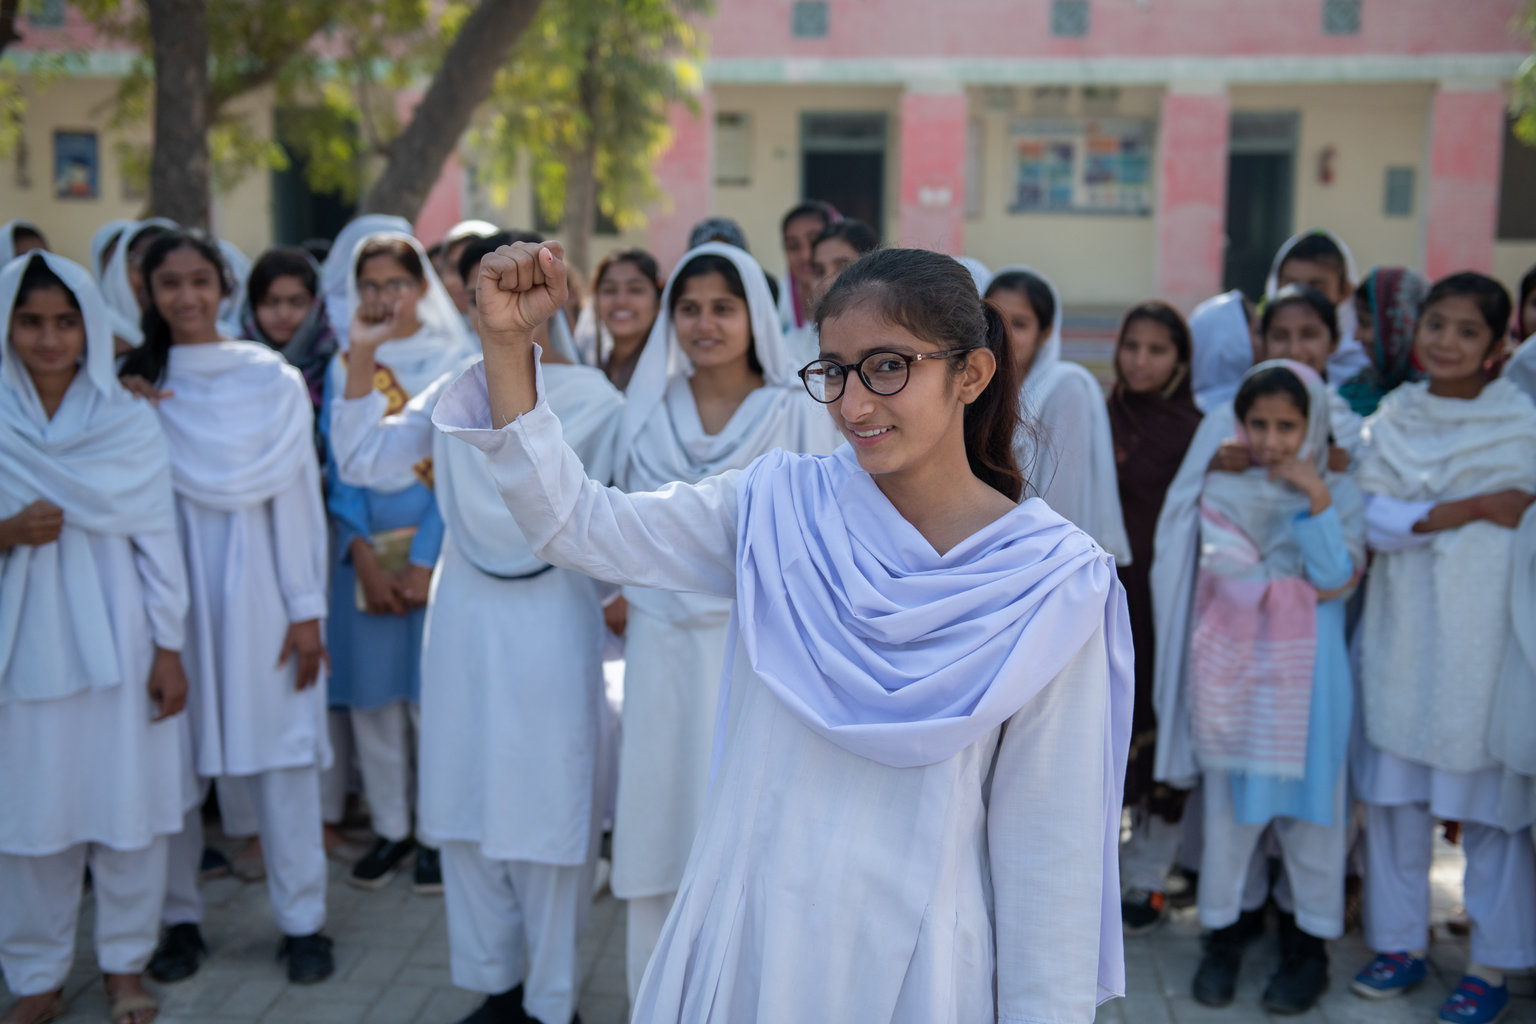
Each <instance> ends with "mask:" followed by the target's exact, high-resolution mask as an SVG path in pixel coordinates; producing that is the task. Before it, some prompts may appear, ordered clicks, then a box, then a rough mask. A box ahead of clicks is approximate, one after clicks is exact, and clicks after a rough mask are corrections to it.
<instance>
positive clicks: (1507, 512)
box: [1477, 489, 1536, 530]
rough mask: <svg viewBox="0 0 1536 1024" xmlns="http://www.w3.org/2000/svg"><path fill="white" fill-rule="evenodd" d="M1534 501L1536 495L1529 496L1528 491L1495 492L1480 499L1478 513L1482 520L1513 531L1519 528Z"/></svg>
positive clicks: (1478, 500)
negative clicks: (1526, 511) (1521, 520)
mask: <svg viewBox="0 0 1536 1024" xmlns="http://www.w3.org/2000/svg"><path fill="white" fill-rule="evenodd" d="M1533 501H1536V494H1529V493H1527V492H1526V491H1518V490H1514V489H1510V490H1507V491H1495V492H1494V493H1492V494H1484V495H1481V496H1479V497H1478V499H1477V502H1478V506H1479V507H1478V512H1479V513H1480V517H1481V518H1483V519H1486V520H1488V521H1489V522H1490V523H1493V524H1494V525H1495V526H1502V527H1504V528H1505V529H1506V530H1513V529H1516V528H1517V527H1519V525H1520V519H1521V517H1522V516H1524V515H1525V510H1526V509H1527V508H1529V507H1530V506H1531V502H1533Z"/></svg>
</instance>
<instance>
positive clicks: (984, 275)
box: [955, 256, 992, 295]
mask: <svg viewBox="0 0 1536 1024" xmlns="http://www.w3.org/2000/svg"><path fill="white" fill-rule="evenodd" d="M955 261H956V262H957V263H959V264H960V265H961V266H962V267H964V268H965V269H966V270H968V271H970V274H971V280H972V281H975V282H976V294H977V295H985V294H987V285H989V284H991V283H992V271H990V270H988V269H987V265H986V264H985V263H983V262H981V260H978V259H974V258H972V257H970V256H956V257H955Z"/></svg>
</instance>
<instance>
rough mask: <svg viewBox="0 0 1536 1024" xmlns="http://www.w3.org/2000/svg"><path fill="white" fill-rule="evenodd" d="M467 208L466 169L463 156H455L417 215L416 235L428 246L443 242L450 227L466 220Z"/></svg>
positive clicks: (447, 164) (445, 166)
mask: <svg viewBox="0 0 1536 1024" xmlns="http://www.w3.org/2000/svg"><path fill="white" fill-rule="evenodd" d="M463 211H464V171H463V168H461V167H460V166H459V158H458V157H457V156H451V157H449V158H448V162H447V163H445V164H443V172H442V173H441V174H439V175H438V176H437V181H436V182H435V183H434V184H433V185H432V191H431V192H428V193H427V201H426V202H425V203H423V204H422V206H421V212H420V213H419V214H417V215H416V237H417V238H419V239H421V240H422V242H424V243H425V244H427V245H434V244H436V243H437V242H441V241H442V240H443V236H444V235H446V234H448V229H449V228H451V227H453V226H454V225H455V224H457V223H458V222H459V221H461V220H463V219H464V216H463Z"/></svg>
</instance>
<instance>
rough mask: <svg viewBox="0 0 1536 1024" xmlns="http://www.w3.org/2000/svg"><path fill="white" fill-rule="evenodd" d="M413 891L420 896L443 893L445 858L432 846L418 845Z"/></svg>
mask: <svg viewBox="0 0 1536 1024" xmlns="http://www.w3.org/2000/svg"><path fill="white" fill-rule="evenodd" d="M411 891H412V892H414V893H415V894H416V895H418V896H441V895H442V894H443V859H442V857H441V855H439V854H438V852H437V851H436V850H434V849H432V847H430V846H418V847H416V869H415V873H414V874H413V875H412V878H411Z"/></svg>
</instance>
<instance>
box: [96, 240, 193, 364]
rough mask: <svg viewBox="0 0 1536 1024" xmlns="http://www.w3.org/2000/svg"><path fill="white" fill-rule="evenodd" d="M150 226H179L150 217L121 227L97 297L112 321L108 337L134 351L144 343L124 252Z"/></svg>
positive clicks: (139, 313)
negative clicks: (104, 303)
mask: <svg viewBox="0 0 1536 1024" xmlns="http://www.w3.org/2000/svg"><path fill="white" fill-rule="evenodd" d="M151 227H155V228H164V229H165V230H167V231H175V230H176V229H177V228H178V227H179V225H178V224H177V223H176V222H175V221H173V220H168V219H166V218H165V217H150V218H149V219H148V220H138V221H134V222H133V223H132V224H131V225H129V226H128V227H126V228H124V229H123V232H122V234H120V235H118V236H117V248H116V249H114V250H112V258H111V259H110V260H108V261H107V266H106V270H105V272H104V277H103V280H102V282H101V296H102V298H104V299H106V300H107V316H108V317H110V318H111V321H112V334H113V336H114V337H117V338H121V339H123V340H124V341H126V342H127V343H128V344H130V345H132V346H133V347H134V348H138V347H139V346H140V345H142V344H144V330H143V328H142V327H141V326H140V324H141V323H142V321H143V318H144V312H143V310H141V309H139V298H138V296H137V295H135V294H134V292H133V285H132V283H130V281H129V280H128V259H129V256H128V250H129V249H130V248H132V247H133V240H134V239H135V238H137V237H138V236H139V234H140V233H141V232H142V231H143V230H144V229H145V228H151Z"/></svg>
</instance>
